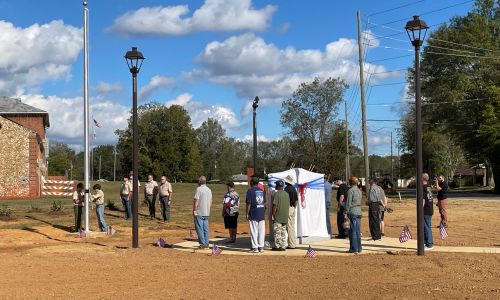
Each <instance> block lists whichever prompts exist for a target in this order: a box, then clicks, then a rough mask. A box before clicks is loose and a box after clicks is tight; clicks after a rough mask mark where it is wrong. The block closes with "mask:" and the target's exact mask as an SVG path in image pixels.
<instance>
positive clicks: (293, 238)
mask: <svg viewBox="0 0 500 300" xmlns="http://www.w3.org/2000/svg"><path fill="white" fill-rule="evenodd" d="M285 184H286V187H285V192H287V193H288V196H289V197H290V209H289V211H288V224H287V225H286V231H287V232H288V247H287V249H295V246H296V245H297V234H296V233H295V211H296V208H297V202H299V195H298V194H297V190H296V189H295V187H294V182H293V178H292V177H291V176H290V175H288V176H287V177H286V178H285Z"/></svg>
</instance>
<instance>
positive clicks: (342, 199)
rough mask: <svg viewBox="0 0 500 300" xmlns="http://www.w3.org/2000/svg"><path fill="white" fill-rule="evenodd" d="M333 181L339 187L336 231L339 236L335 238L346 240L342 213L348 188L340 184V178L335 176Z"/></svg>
mask: <svg viewBox="0 0 500 300" xmlns="http://www.w3.org/2000/svg"><path fill="white" fill-rule="evenodd" d="M333 180H334V182H335V184H336V185H337V186H338V187H339V188H338V190H337V229H338V230H339V234H338V235H337V236H336V238H338V239H345V238H347V231H346V230H345V229H344V212H345V200H346V199H347V191H348V190H349V187H348V186H347V184H345V182H342V177H340V176H336V177H335V178H334V179H333Z"/></svg>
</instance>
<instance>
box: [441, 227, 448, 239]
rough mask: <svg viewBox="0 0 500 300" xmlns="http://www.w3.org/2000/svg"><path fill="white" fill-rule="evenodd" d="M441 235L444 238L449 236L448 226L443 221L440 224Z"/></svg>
mask: <svg viewBox="0 0 500 300" xmlns="http://www.w3.org/2000/svg"><path fill="white" fill-rule="evenodd" d="M439 235H440V236H441V239H442V240H444V239H445V238H447V237H448V231H446V226H444V224H443V223H441V224H439Z"/></svg>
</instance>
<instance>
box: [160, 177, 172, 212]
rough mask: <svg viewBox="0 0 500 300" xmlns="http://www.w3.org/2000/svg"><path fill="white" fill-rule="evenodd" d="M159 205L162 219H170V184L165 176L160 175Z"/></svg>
mask: <svg viewBox="0 0 500 300" xmlns="http://www.w3.org/2000/svg"><path fill="white" fill-rule="evenodd" d="M159 192H160V200H159V202H160V207H161V216H162V217H163V221H164V222H167V221H169V220H170V205H171V204H172V185H171V184H170V182H168V178H167V176H162V177H161V181H160V188H159Z"/></svg>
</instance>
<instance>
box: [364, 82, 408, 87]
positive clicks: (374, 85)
mask: <svg viewBox="0 0 500 300" xmlns="http://www.w3.org/2000/svg"><path fill="white" fill-rule="evenodd" d="M403 83H407V82H406V81H400V82H391V83H380V84H373V85H370V86H371V87H376V86H386V85H397V84H403Z"/></svg>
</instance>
